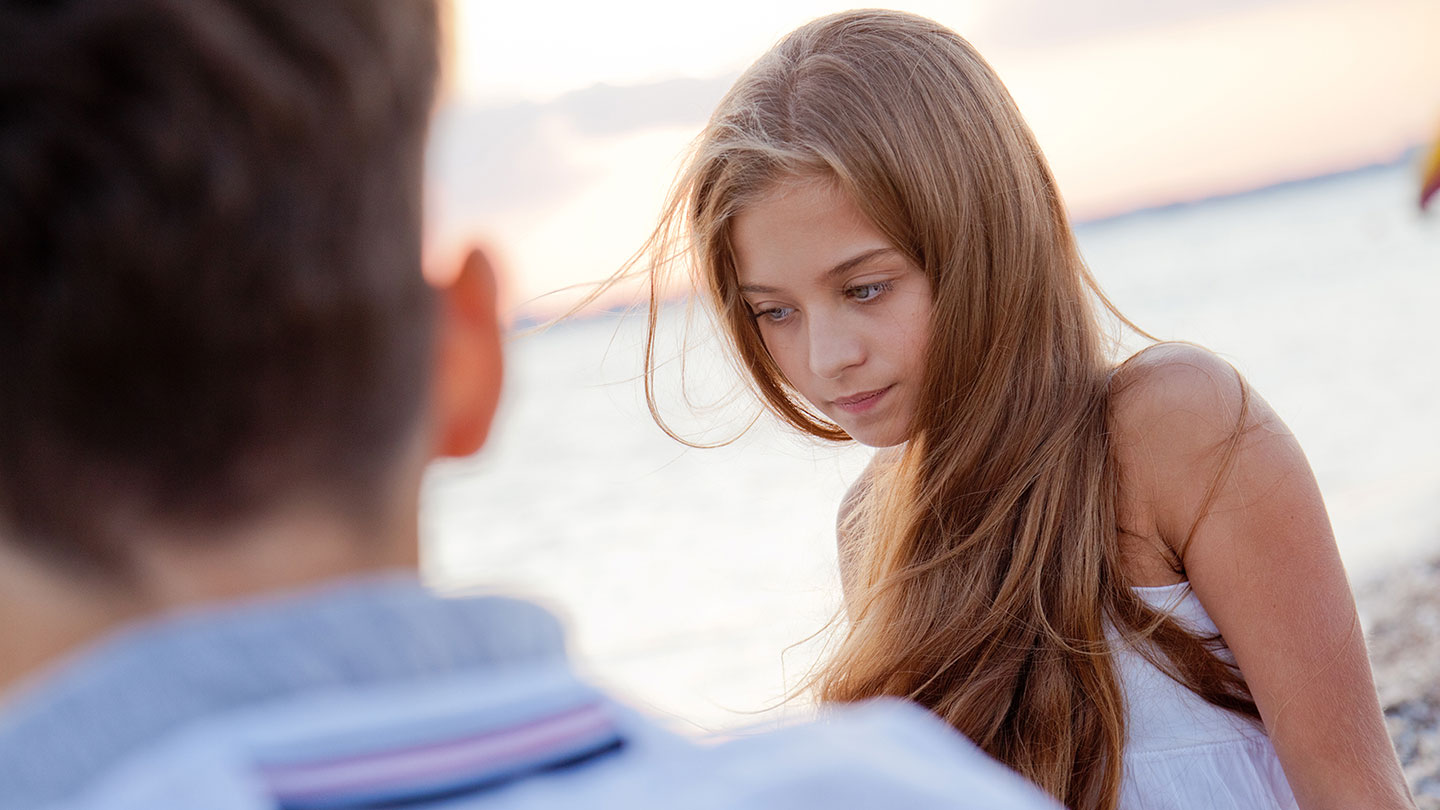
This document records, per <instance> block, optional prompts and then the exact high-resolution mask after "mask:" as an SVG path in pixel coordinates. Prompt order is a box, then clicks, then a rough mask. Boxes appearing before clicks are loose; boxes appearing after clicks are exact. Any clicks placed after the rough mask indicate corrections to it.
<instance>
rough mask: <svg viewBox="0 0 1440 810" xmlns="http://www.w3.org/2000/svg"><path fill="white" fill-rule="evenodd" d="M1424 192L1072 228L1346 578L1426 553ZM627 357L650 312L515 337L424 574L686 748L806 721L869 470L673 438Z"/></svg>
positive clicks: (1435, 510)
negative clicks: (1239, 397) (803, 692)
mask: <svg viewBox="0 0 1440 810" xmlns="http://www.w3.org/2000/svg"><path fill="white" fill-rule="evenodd" d="M1415 186H1416V177H1415V173H1414V170H1413V167H1412V166H1411V165H1410V164H1408V163H1403V164H1397V165H1393V166H1385V167H1376V168H1372V169H1366V170H1361V171H1357V172H1350V173H1346V174H1341V175H1334V176H1329V177H1324V178H1319V179H1315V180H1309V181H1304V182H1300V183H1292V184H1288V185H1284V186H1279V187H1275V188H1270V189H1266V190H1263V191H1258V192H1251V193H1247V194H1244V195H1240V196H1234V197H1227V198H1222V199H1215V200H1209V201H1204V202H1199V203H1193V204H1187V205H1182V206H1172V207H1168V208H1163V209H1154V210H1150V211H1145V212H1141V213H1136V214H1131V215H1127V216H1123V217H1118V218H1115V219H1110V220H1106V221H1102V222H1096V223H1090V224H1085V225H1081V226H1080V227H1079V228H1078V229H1077V232H1078V234H1079V239H1080V244H1081V249H1082V251H1083V252H1084V255H1085V257H1086V259H1087V261H1088V262H1089V264H1090V266H1091V268H1092V270H1093V272H1094V273H1095V275H1096V277H1097V278H1098V279H1099V281H1100V283H1101V284H1102V286H1103V287H1104V288H1105V289H1106V290H1107V292H1108V293H1109V294H1110V296H1111V298H1112V299H1113V300H1114V302H1115V303H1116V304H1117V306H1118V307H1119V308H1120V309H1121V311H1123V312H1124V313H1126V315H1128V316H1129V317H1130V318H1131V319H1132V320H1134V321H1135V322H1136V323H1138V324H1139V325H1141V326H1142V327H1143V328H1145V329H1147V330H1148V331H1150V332H1151V333H1152V334H1155V335H1156V336H1158V337H1161V338H1166V339H1185V340H1190V341H1194V342H1197V343H1200V344H1202V345H1205V346H1207V347H1209V348H1210V349H1212V350H1214V351H1216V352H1219V353H1220V354H1221V355H1222V356H1224V357H1225V358H1226V359H1228V360H1230V361H1231V362H1232V363H1234V364H1235V365H1236V366H1237V367H1238V368H1239V369H1240V370H1241V371H1243V372H1244V373H1245V374H1246V376H1247V378H1248V379H1249V380H1250V382H1251V383H1252V384H1253V385H1254V387H1255V389H1256V390H1257V391H1258V392H1259V393H1260V394H1261V395H1262V396H1263V397H1265V399H1266V400H1268V401H1269V402H1270V404H1271V405H1272V406H1273V407H1274V408H1275V410H1276V411H1277V412H1278V413H1279V414H1280V415H1281V417H1282V418H1284V419H1285V421H1286V422H1287V423H1288V424H1289V426H1290V427H1291V428H1292V429H1293V431H1294V432H1295V434H1296V435H1297V436H1298V437H1299V440H1300V442H1301V444H1302V445H1303V447H1304V448H1305V450H1306V453H1307V455H1308V457H1309V459H1310V463H1311V465H1312V467H1313V468H1314V470H1315V473H1316V476H1317V478H1318V480H1319V482H1320V487H1321V490H1322V492H1323V494H1324V495H1325V499H1326V503H1327V506H1328V508H1329V510H1330V515H1331V518H1332V521H1333V524H1334V527H1335V536H1336V540H1337V542H1338V544H1339V547H1340V551H1341V554H1342V556H1343V558H1344V560H1345V563H1346V566H1347V568H1348V570H1349V572H1350V575H1351V578H1352V580H1356V581H1359V580H1364V579H1365V578H1367V577H1369V576H1373V575H1374V573H1375V572H1377V571H1379V570H1382V569H1383V568H1384V567H1386V566H1391V565H1401V564H1404V563H1405V561H1407V560H1412V559H1416V558H1418V557H1420V556H1425V555H1433V554H1435V553H1437V552H1440V331H1437V323H1440V212H1432V213H1431V215H1429V216H1428V217H1427V216H1424V215H1421V214H1420V213H1419V212H1418V211H1417V210H1416V207H1415V204H1414V198H1415ZM680 309H682V308H681V307H671V308H669V310H667V312H666V313H665V315H664V316H663V317H662V318H661V323H660V332H661V335H660V340H659V341H658V343H659V346H660V347H661V348H660V360H661V361H662V365H661V372H660V374H659V384H658V389H657V400H658V401H659V403H660V406H661V408H662V411H663V412H664V413H665V414H666V415H668V416H669V417H670V418H671V419H672V420H673V422H674V427H675V428H676V429H677V430H679V431H680V432H682V433H683V434H684V435H686V436H688V437H690V438H692V439H695V440H702V441H712V442H713V441H716V440H720V439H725V438H728V437H732V436H734V435H736V434H738V433H740V432H741V431H740V429H741V428H743V427H744V425H745V424H746V423H747V422H748V420H750V419H751V418H752V417H753V416H754V415H755V413H756V409H755V407H754V404H753V397H750V396H749V395H748V394H747V393H746V392H745V391H744V390H743V388H738V389H737V382H736V376H735V375H734V373H733V371H732V370H731V369H730V368H729V367H728V365H727V364H726V363H725V361H724V359H723V356H722V355H721V354H720V353H719V352H718V350H717V349H716V341H715V339H714V337H713V332H712V331H711V330H709V327H708V326H706V325H705V324H704V322H703V320H701V321H699V322H697V323H696V324H695V325H694V326H693V328H692V329H690V330H689V331H688V332H687V331H685V330H684V329H682V324H683V323H685V321H686V319H685V318H684V317H682V314H683V313H681V312H680V311H679V310H680ZM643 337H644V317H643V314H642V315H637V316H631V317H629V318H618V317H600V318H591V319H586V320H579V321H573V322H570V323H566V324H563V325H561V326H559V327H556V328H554V329H552V330H550V331H548V332H545V333H542V334H537V335H533V336H529V337H519V338H517V339H516V340H514V341H513V343H512V345H511V346H510V350H509V355H508V359H509V367H508V370H507V390H506V394H505V398H504V401H503V404H502V410H501V414H500V417H499V420H498V422H497V425H496V427H495V432H494V434H493V438H492V440H491V442H490V444H489V446H488V447H487V448H486V449H485V450H484V452H483V453H481V454H480V455H479V456H477V457H475V458H473V459H467V460H464V461H458V462H448V463H445V464H441V465H438V466H436V467H435V468H434V469H433V470H432V472H431V474H430V476H429V478H428V480H427V483H426V490H425V506H424V515H423V538H424V543H425V570H426V575H427V578H428V579H429V580H430V581H431V582H432V583H434V584H435V585H437V586H438V587H440V588H442V589H445V590H456V591H458V590H471V589H484V590H492V591H493V590H499V591H503V592H508V593H515V594H520V595H524V596H528V597H531V598H535V599H539V600H541V601H543V602H545V603H547V604H549V605H550V606H552V607H554V608H555V609H556V610H558V611H559V612H560V613H561V614H562V615H563V616H565V617H566V620H567V622H568V625H569V627H570V632H571V640H572V647H573V651H574V652H575V654H576V655H577V657H578V658H579V659H580V660H581V661H583V662H584V664H583V666H584V667H585V669H586V672H587V674H588V675H589V676H590V677H592V678H594V679H595V680H597V681H599V682H601V683H603V684H604V685H606V686H608V687H610V688H612V689H615V690H618V691H620V692H622V693H623V694H625V695H626V696H627V697H628V698H629V699H630V700H631V701H632V702H634V703H636V704H637V705H640V706H642V707H644V708H646V709H647V710H649V711H651V712H653V713H655V714H657V715H659V716H662V717H665V718H669V719H670V720H671V721H673V724H674V725H676V726H677V727H680V728H683V729H687V730H698V731H718V730H728V729H733V728H736V727H738V726H742V725H743V726H750V725H755V724H757V723H759V724H762V725H764V724H768V723H771V722H780V721H783V720H785V719H788V718H791V717H795V716H797V715H803V714H804V712H805V711H806V707H805V704H804V702H803V701H797V702H791V703H789V704H785V705H783V706H781V707H780V708H778V709H772V707H775V706H776V705H777V704H779V702H780V700H781V699H782V698H783V697H784V696H785V695H786V694H787V692H788V691H789V690H792V689H794V688H795V687H796V686H797V685H798V684H799V683H800V681H801V679H802V677H803V676H804V674H805V673H806V671H807V670H808V668H809V667H810V666H811V665H812V664H813V662H814V661H815V660H816V658H817V656H819V655H820V654H821V653H822V649H823V643H824V639H825V638H826V637H825V636H824V635H823V634H822V635H821V636H820V637H819V638H817V639H814V640H811V641H809V642H805V643H801V642H804V640H805V639H806V638H807V637H808V636H810V635H812V634H813V633H815V632H816V631H817V630H820V629H821V628H823V627H824V626H825V625H826V623H827V622H828V621H829V620H830V619H831V618H832V617H833V616H834V614H835V611H836V610H837V608H838V607H839V599H840V591H839V584H838V577H837V574H836V568H835V540H834V515H835V507H836V504H837V503H838V501H839V499H840V497H841V494H842V493H843V492H844V489H845V487H846V486H847V484H848V482H849V480H850V479H852V478H853V477H854V475H855V474H856V473H857V472H858V471H859V469H860V468H861V467H862V466H863V465H864V463H865V461H866V459H867V458H868V451H867V450H865V449H864V448H859V447H855V446H849V445H826V444H822V443H819V442H817V441H815V440H812V439H808V438H805V437H800V436H797V435H795V434H794V433H793V432H792V431H788V430H786V429H784V428H782V427H780V426H778V425H776V424H775V423H774V422H773V420H771V419H769V418H768V417H762V418H761V419H760V420H759V421H758V422H756V423H755V425H754V426H753V427H752V428H751V429H750V430H749V431H748V432H745V433H744V435H743V436H742V437H741V438H740V439H739V440H738V441H736V442H734V443H732V444H729V445H727V446H724V447H720V448H718V449H704V450H702V449H692V448H688V447H686V446H684V445H682V444H680V443H678V442H676V441H674V440H673V439H671V438H670V437H668V436H666V435H665V434H664V433H663V432H661V431H660V430H659V429H658V428H657V427H656V426H655V424H654V423H653V422H652V420H651V418H650V415H649V413H648V411H647V408H646V405H645V400H644V396H643V391H642V388H641V384H640V382H639V380H638V379H637V378H636V376H635V375H636V374H637V373H638V370H639V368H640V352H641V347H642V346H643ZM685 342H688V343H689V344H690V350H689V351H688V353H685V354H684V355H683V356H684V358H685V363H686V367H685V369H684V372H685V373H684V377H685V379H686V380H687V381H688V383H689V385H690V389H689V391H688V393H689V396H690V397H691V399H693V400H694V402H693V403H691V404H693V405H695V406H697V407H693V408H692V407H691V404H687V402H686V401H685V399H684V398H683V397H682V395H681V393H680V364H681V361H680V359H679V358H680V357H681V356H682V354H681V352H680V351H679V348H680V346H681V345H682V344H683V343H685ZM732 393H735V394H736V396H733V397H731V399H730V400H729V401H726V397H727V396H728V395H730V394H732ZM766 709H771V710H770V711H764V710H766Z"/></svg>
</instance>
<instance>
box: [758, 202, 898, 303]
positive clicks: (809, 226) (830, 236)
mask: <svg viewBox="0 0 1440 810" xmlns="http://www.w3.org/2000/svg"><path fill="white" fill-rule="evenodd" d="M732 236H733V239H732V243H733V245H734V249H735V259H736V267H737V270H738V272H739V274H740V276H741V278H742V280H743V279H745V278H746V277H760V276H764V277H771V276H783V277H795V276H796V275H797V274H799V275H809V274H815V273H819V272H823V271H824V270H826V269H829V268H831V267H833V266H835V265H837V264H840V263H842V262H845V261H847V260H849V259H851V258H853V257H854V256H855V255H856V254H857V253H860V252H864V251H871V250H874V249H876V248H878V247H886V246H888V245H889V242H888V240H886V239H885V237H884V235H883V234H882V233H881V232H880V230H879V229H878V228H876V227H875V225H874V224H873V223H871V222H870V221H869V220H868V219H867V218H866V217H865V215H864V214H863V213H861V211H860V209H859V207H858V206H857V205H856V204H855V201H854V200H853V199H852V198H851V197H850V196H849V195H848V194H846V193H845V192H844V191H843V190H842V189H840V187H839V186H838V185H836V184H835V183H834V182H833V181H830V180H828V179H815V178H791V179H788V180H786V181H783V182H777V183H775V184H773V185H772V186H771V189H770V190H769V192H768V193H767V194H765V195H763V196H762V197H760V198H759V199H757V200H756V201H755V202H754V203H752V204H750V205H749V206H747V207H746V208H744V209H743V210H741V212H740V213H739V214H738V215H737V216H736V217H735V222H734V230H733V234H732Z"/></svg>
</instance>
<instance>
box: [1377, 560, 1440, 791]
mask: <svg viewBox="0 0 1440 810" xmlns="http://www.w3.org/2000/svg"><path fill="white" fill-rule="evenodd" d="M1357 590H1358V593H1357V599H1358V601H1359V604H1360V614H1361V617H1362V618H1363V619H1364V622H1365V632H1366V639H1367V641H1368V642H1369V645H1370V658H1371V661H1372V663H1373V665H1374V668H1375V683H1376V686H1377V688H1378V689H1379V692H1380V705H1381V706H1382V707H1384V709H1385V722H1386V723H1387V724H1389V726H1390V736H1391V738H1392V739H1393V740H1394V741H1395V748H1396V750H1397V751H1398V752H1399V753H1400V761H1401V762H1402V763H1403V764H1404V766H1405V775H1406V777H1407V778H1408V779H1409V780H1410V789H1411V790H1412V791H1413V792H1414V793H1415V801H1416V804H1417V805H1419V807H1420V810H1440V557H1437V558H1433V559H1431V560H1430V561H1429V562H1418V563H1411V564H1408V565H1405V566H1401V567H1397V568H1395V569H1393V570H1391V571H1389V572H1387V573H1385V574H1384V575H1383V576H1381V577H1378V578H1377V579H1375V580H1373V581H1370V582H1366V583H1364V584H1363V585H1361V587H1360V588H1358V589H1357Z"/></svg>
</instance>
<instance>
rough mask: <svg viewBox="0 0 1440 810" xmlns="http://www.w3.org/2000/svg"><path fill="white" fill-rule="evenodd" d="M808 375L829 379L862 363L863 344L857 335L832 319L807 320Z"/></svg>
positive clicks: (863, 358) (863, 357)
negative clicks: (808, 339)
mask: <svg viewBox="0 0 1440 810" xmlns="http://www.w3.org/2000/svg"><path fill="white" fill-rule="evenodd" d="M808 323H809V332H810V373H812V374H814V375H815V376H817V377H819V378H821V379H825V380H833V379H836V378H838V377H839V376H840V375H841V374H843V373H844V372H845V371H846V370H847V369H850V368H853V367H855V366H858V365H860V364H861V363H863V362H865V343H864V341H863V340H862V339H861V336H860V335H858V334H857V333H855V332H854V331H853V330H851V329H847V328H845V325H844V324H843V323H840V322H839V320H838V319H834V318H814V317H812V318H811V319H810V320H809V322H808Z"/></svg>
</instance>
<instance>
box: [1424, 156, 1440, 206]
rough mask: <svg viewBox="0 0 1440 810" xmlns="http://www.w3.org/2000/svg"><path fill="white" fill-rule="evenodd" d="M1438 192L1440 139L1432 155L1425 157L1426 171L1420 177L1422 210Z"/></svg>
mask: <svg viewBox="0 0 1440 810" xmlns="http://www.w3.org/2000/svg"><path fill="white" fill-rule="evenodd" d="M1436 192H1440V140H1437V141H1435V145H1434V146H1432V147H1431V148H1430V156H1429V157H1428V158H1426V159H1425V172H1424V174H1423V175H1421V179H1420V210H1422V211H1423V210H1425V207H1426V206H1427V205H1429V204H1430V201H1431V200H1432V199H1434V198H1435V194H1436Z"/></svg>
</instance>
